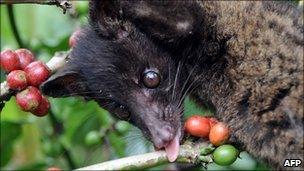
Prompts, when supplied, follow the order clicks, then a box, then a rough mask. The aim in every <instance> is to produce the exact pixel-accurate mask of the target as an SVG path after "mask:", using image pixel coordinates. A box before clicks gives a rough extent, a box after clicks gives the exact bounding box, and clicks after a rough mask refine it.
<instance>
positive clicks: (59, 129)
mask: <svg viewBox="0 0 304 171" xmlns="http://www.w3.org/2000/svg"><path fill="white" fill-rule="evenodd" d="M49 117H50V119H49V120H50V122H51V124H52V127H53V131H54V135H55V136H56V137H57V138H59V136H60V135H61V134H62V133H63V131H64V129H63V125H62V122H60V121H59V120H58V119H57V118H56V116H55V115H54V113H53V111H52V110H50V111H49ZM58 143H59V144H60V146H61V147H62V149H63V155H64V158H65V159H66V161H67V163H68V165H69V167H70V168H69V169H75V168H76V164H75V162H74V160H73V158H72V155H71V153H70V151H69V150H68V149H67V148H66V147H65V146H64V145H63V144H62V143H61V142H60V141H58Z"/></svg>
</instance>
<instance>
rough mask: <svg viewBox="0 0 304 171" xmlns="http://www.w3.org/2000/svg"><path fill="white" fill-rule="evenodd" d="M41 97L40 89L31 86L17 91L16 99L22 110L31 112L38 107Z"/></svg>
mask: <svg viewBox="0 0 304 171" xmlns="http://www.w3.org/2000/svg"><path fill="white" fill-rule="evenodd" d="M41 99H42V95H41V93H40V91H39V90H38V89H37V88H36V87H33V86H29V87H27V88H26V89H25V90H23V91H21V92H19V93H17V95H16V101H17V104H18V105H19V106H20V107H21V109H22V110H23V111H26V112H31V111H34V110H36V109H37V108H38V106H39V104H40V102H41Z"/></svg>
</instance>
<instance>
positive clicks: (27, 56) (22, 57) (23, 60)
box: [15, 49, 34, 69]
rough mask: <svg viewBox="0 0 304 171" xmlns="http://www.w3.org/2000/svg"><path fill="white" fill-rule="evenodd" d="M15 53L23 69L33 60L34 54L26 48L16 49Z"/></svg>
mask: <svg viewBox="0 0 304 171" xmlns="http://www.w3.org/2000/svg"><path fill="white" fill-rule="evenodd" d="M15 53H16V54H17V55H18V57H19V61H20V67H21V68H22V69H24V68H25V67H26V66H27V65H28V64H30V63H31V62H33V61H34V55H33V53H32V52H31V51H29V50H27V49H18V50H16V51H15Z"/></svg>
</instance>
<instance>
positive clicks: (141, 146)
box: [0, 1, 257, 170]
mask: <svg viewBox="0 0 304 171" xmlns="http://www.w3.org/2000/svg"><path fill="white" fill-rule="evenodd" d="M73 5H74V9H73V13H72V14H66V15H63V14H62V11H61V9H59V8H57V7H54V6H42V5H41V6H38V5H14V12H15V18H16V23H17V27H18V30H19V33H20V35H21V38H22V40H23V41H24V42H25V44H26V46H25V47H22V48H28V49H30V50H32V51H33V52H34V53H35V55H36V58H38V59H39V60H42V61H48V60H49V59H50V57H51V56H52V55H53V54H54V52H56V51H65V50H68V48H69V47H68V38H69V36H70V35H71V33H72V32H73V31H74V30H76V29H77V28H79V27H80V26H81V25H83V24H85V23H86V22H87V21H86V15H87V9H88V8H87V5H88V2H87V1H73ZM0 9H1V51H2V50H3V49H5V48H11V49H18V48H21V47H19V46H18V44H17V43H16V41H15V37H14V35H13V33H12V29H11V26H10V22H9V19H8V15H7V7H6V6H4V5H1V7H0ZM4 79H5V75H4V73H3V72H2V71H1V81H3V80H4ZM49 100H50V102H51V113H49V115H47V116H46V117H43V118H38V117H36V116H34V115H32V114H30V113H27V112H23V111H21V110H20V109H19V108H18V107H17V105H16V102H15V98H14V97H12V98H11V100H10V101H8V102H7V103H6V104H5V107H4V108H3V110H2V111H1V146H0V147H1V148H0V149H1V169H3V170H8V169H10V170H17V169H21V170H33V169H35V170H37V169H46V168H48V167H52V166H57V167H60V168H62V169H72V168H79V167H83V166H87V165H90V164H95V163H99V162H102V161H106V160H111V159H115V158H119V157H124V156H129V155H135V154H140V153H145V152H148V151H151V150H152V149H153V147H152V145H151V143H150V142H148V141H147V140H146V139H144V138H143V137H142V134H141V132H140V130H138V129H137V128H135V127H133V126H131V125H130V124H129V123H127V122H124V121H117V120H115V119H114V118H112V117H111V115H110V114H109V113H108V112H107V111H106V110H104V109H102V108H100V107H99V106H98V105H97V104H96V103H95V102H93V101H89V102H86V101H84V100H83V99H82V98H78V97H70V98H58V99H53V98H49ZM192 114H205V115H212V111H210V110H202V109H199V108H197V107H196V106H195V104H194V103H193V102H191V101H190V100H189V99H188V98H187V99H186V102H185V118H187V117H189V116H190V115H192ZM244 155H245V157H243V158H242V161H243V162H242V161H239V160H238V161H237V162H236V164H234V165H233V166H231V167H226V168H225V169H244V168H246V167H247V166H250V168H255V167H256V165H257V163H256V161H255V160H253V159H252V158H251V157H250V156H249V155H248V154H244ZM246 157H247V159H246ZM244 162H245V163H244ZM162 168H166V166H160V167H156V169H162ZM208 168H209V169H210V168H211V169H220V170H221V169H223V167H218V166H215V165H210V166H208Z"/></svg>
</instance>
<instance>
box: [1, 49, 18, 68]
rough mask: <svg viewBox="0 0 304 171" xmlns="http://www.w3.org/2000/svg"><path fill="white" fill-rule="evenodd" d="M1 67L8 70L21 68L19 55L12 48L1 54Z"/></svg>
mask: <svg viewBox="0 0 304 171" xmlns="http://www.w3.org/2000/svg"><path fill="white" fill-rule="evenodd" d="M0 64H1V68H2V69H3V70H4V71H6V72H11V71H13V70H17V69H21V67H20V61H19V58H18V55H17V54H16V53H15V52H14V51H12V50H9V49H8V50H4V51H3V52H1V56H0Z"/></svg>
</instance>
